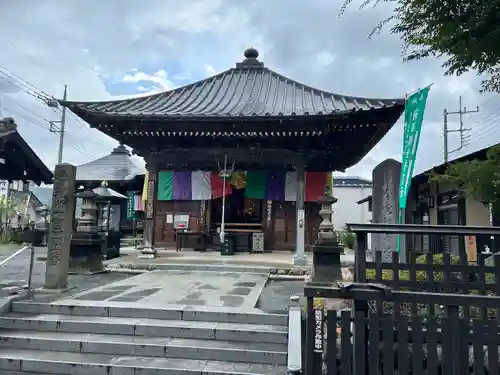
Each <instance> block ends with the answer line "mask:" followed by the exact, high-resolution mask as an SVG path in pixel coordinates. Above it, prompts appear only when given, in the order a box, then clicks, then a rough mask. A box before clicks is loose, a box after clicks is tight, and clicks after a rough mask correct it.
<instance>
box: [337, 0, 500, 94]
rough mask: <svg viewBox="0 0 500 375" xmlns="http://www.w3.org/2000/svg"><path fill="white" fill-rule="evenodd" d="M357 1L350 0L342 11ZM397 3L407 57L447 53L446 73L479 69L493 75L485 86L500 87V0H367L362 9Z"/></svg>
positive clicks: (394, 21)
mask: <svg viewBox="0 0 500 375" xmlns="http://www.w3.org/2000/svg"><path fill="white" fill-rule="evenodd" d="M351 2H352V0H345V2H344V5H343V6H342V8H341V10H340V15H342V14H343V13H344V12H345V11H346V9H347V7H348V6H349V4H350V3H351ZM380 3H391V4H393V5H394V10H393V12H392V14H391V15H389V16H388V17H387V18H386V19H383V20H381V21H380V23H379V24H378V25H377V26H376V27H375V28H374V29H373V31H372V33H371V34H370V36H373V35H374V34H376V33H378V32H380V31H381V30H382V29H383V28H384V27H385V26H386V25H390V32H391V33H392V34H396V35H398V36H400V37H401V40H402V43H403V58H404V60H405V61H409V60H418V59H421V58H424V57H429V56H435V57H443V58H444V59H445V62H444V64H443V67H444V68H445V69H446V71H445V74H446V75H460V74H462V73H465V72H467V71H470V70H472V71H475V72H477V73H478V74H481V75H484V76H485V77H488V78H487V79H485V80H484V81H483V83H482V86H481V89H482V91H496V92H500V6H499V3H498V1H496V0H365V2H364V3H363V4H362V5H361V8H365V7H367V6H369V5H373V6H377V5H378V4H380Z"/></svg>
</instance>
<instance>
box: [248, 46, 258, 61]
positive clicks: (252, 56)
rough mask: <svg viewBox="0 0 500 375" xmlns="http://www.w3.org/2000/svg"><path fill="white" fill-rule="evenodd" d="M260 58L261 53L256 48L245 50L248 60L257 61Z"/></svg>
mask: <svg viewBox="0 0 500 375" xmlns="http://www.w3.org/2000/svg"><path fill="white" fill-rule="evenodd" d="M258 57H259V51H257V50H256V49H255V48H253V47H250V48H247V49H246V50H245V58H247V59H256V58H258Z"/></svg>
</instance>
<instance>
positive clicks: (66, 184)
mask: <svg viewBox="0 0 500 375" xmlns="http://www.w3.org/2000/svg"><path fill="white" fill-rule="evenodd" d="M75 176H76V167H75V166H74V165H71V164H66V163H63V164H58V165H56V168H55V171H54V185H53V192H52V207H51V210H50V225H49V239H48V249H47V264H46V269H45V289H64V288H66V286H67V281H68V267H69V252H70V242H71V233H72V232H73V218H74V216H75Z"/></svg>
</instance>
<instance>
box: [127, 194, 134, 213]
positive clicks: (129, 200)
mask: <svg viewBox="0 0 500 375" xmlns="http://www.w3.org/2000/svg"><path fill="white" fill-rule="evenodd" d="M135 193H136V192H135V191H127V220H133V219H135V207H134V204H135V202H134V197H135Z"/></svg>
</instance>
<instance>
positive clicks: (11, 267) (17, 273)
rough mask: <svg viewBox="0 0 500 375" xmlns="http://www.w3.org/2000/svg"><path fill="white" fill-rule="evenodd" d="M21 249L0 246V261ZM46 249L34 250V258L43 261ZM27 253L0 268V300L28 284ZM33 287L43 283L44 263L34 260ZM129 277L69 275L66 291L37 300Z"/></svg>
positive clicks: (39, 298)
mask: <svg viewBox="0 0 500 375" xmlns="http://www.w3.org/2000/svg"><path fill="white" fill-rule="evenodd" d="M20 248H21V246H20V245H8V246H0V261H1V260H3V259H5V258H7V257H8V256H10V255H11V254H13V253H15V252H16V251H17V250H19V249H20ZM46 254H47V249H46V248H44V247H37V248H35V258H40V259H44V258H45V256H46ZM29 256H30V253H29V251H24V252H22V253H21V254H19V255H18V256H16V257H15V258H12V259H11V260H10V261H9V262H8V263H6V264H4V265H3V267H0V298H1V297H6V296H8V295H9V294H10V293H9V290H11V289H13V287H14V288H16V289H17V288H18V287H19V286H23V285H25V284H27V283H28V270H29ZM33 271H34V272H33V286H34V287H35V288H40V287H42V286H43V284H44V281H45V261H37V260H35V264H34V269H33ZM130 276H133V275H129V274H124V273H106V274H98V275H69V276H68V290H67V291H66V292H64V294H62V295H42V294H37V295H36V299H37V300H52V299H54V298H60V297H62V296H64V295H66V296H69V295H72V294H75V293H78V292H81V291H83V290H89V289H92V288H95V287H98V286H102V285H106V284H109V283H112V282H115V281H119V280H123V279H126V278H128V277H130Z"/></svg>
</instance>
